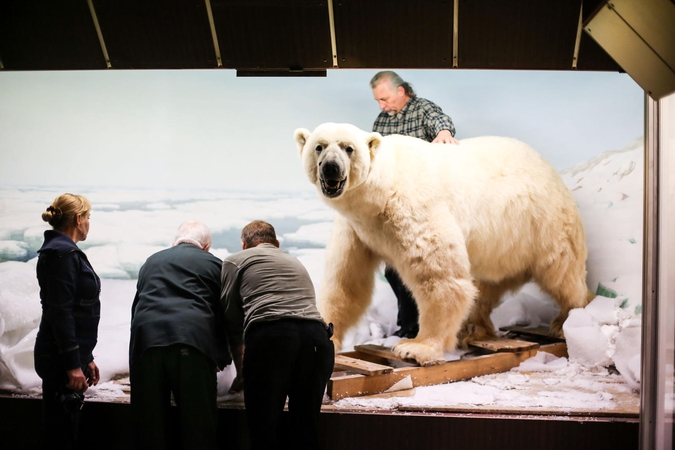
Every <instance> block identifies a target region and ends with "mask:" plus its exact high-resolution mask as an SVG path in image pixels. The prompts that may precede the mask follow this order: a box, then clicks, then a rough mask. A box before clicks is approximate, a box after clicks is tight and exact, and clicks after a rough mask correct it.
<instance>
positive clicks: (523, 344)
mask: <svg viewBox="0 0 675 450" xmlns="http://www.w3.org/2000/svg"><path fill="white" fill-rule="evenodd" d="M469 345H470V346H472V347H477V348H481V349H483V350H489V351H491V352H495V353H496V352H521V351H523V350H530V349H535V348H538V347H539V344H537V343H536V342H530V341H523V340H519V339H507V338H495V339H491V340H488V341H475V342H469Z"/></svg>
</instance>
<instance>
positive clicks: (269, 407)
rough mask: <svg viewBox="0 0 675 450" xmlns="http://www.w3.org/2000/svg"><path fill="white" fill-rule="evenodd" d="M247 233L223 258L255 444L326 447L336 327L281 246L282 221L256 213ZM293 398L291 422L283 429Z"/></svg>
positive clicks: (231, 337) (233, 345) (233, 342)
mask: <svg viewBox="0 0 675 450" xmlns="http://www.w3.org/2000/svg"><path fill="white" fill-rule="evenodd" d="M241 240H242V248H243V251H241V252H238V253H235V254H234V255H230V256H228V257H227V258H226V259H225V260H224V261H223V269H222V278H221V283H222V293H221V301H222V304H223V309H224V310H225V322H226V329H227V333H228V341H229V343H230V350H231V352H232V356H233V359H234V364H235V367H236V369H237V376H236V378H235V380H234V381H233V383H232V387H231V388H230V390H231V391H239V390H241V389H242V387H243V389H244V401H245V404H246V417H247V423H248V429H249V437H250V440H251V449H254V450H256V449H277V448H293V449H315V448H318V434H317V433H318V432H317V429H318V421H319V413H320V411H321V403H322V400H323V394H324V391H325V389H326V383H327V382H328V379H329V378H330V375H331V373H332V371H333V364H334V361H335V350H334V347H333V342H332V341H331V340H330V336H331V334H332V331H331V330H330V328H329V326H327V325H326V323H325V322H324V321H323V319H322V318H321V315H320V314H319V312H318V310H317V309H316V299H315V295H314V286H313V284H312V280H311V279H310V277H309V274H308V273H307V270H306V269H305V268H304V266H303V265H302V263H300V261H298V260H297V259H296V258H295V257H293V256H291V255H289V254H287V253H284V252H283V251H282V250H280V249H279V241H278V240H277V238H276V232H275V231H274V227H273V226H272V225H270V224H269V223H267V222H263V221H260V220H256V221H254V222H251V223H250V224H248V225H246V227H244V229H243V230H242V232H241ZM244 348H245V349H246V351H244ZM286 397H288V410H289V417H290V427H289V428H288V429H287V430H286V432H285V433H284V435H283V436H282V433H281V429H282V427H281V418H282V412H283V410H284V404H285V402H286Z"/></svg>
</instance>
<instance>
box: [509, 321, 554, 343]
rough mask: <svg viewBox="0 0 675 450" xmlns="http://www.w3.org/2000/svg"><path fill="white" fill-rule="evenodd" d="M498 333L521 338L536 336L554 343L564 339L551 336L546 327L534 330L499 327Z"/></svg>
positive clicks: (520, 327) (515, 326) (517, 327)
mask: <svg viewBox="0 0 675 450" xmlns="http://www.w3.org/2000/svg"><path fill="white" fill-rule="evenodd" d="M499 330H500V331H509V332H511V333H515V334H520V335H523V336H536V337H541V338H546V339H548V340H551V341H554V342H562V341H564V340H565V339H562V338H559V337H557V336H551V334H549V333H550V330H549V328H548V327H536V328H528V327H523V326H519V325H513V326H508V327H501V328H500V329H499Z"/></svg>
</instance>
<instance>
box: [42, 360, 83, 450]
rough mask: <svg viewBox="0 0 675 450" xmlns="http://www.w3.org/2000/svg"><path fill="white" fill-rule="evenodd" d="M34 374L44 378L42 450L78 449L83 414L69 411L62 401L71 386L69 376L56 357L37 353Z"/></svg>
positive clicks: (79, 411) (78, 411) (77, 411)
mask: <svg viewBox="0 0 675 450" xmlns="http://www.w3.org/2000/svg"><path fill="white" fill-rule="evenodd" d="M34 357H35V371H36V372H37V374H38V375H39V376H40V378H42V447H43V448H44V449H50V450H51V449H59V450H60V449H63V450H66V449H67V450H70V449H75V448H77V435H78V429H79V425H80V418H81V415H82V411H81V410H72V409H71V410H67V409H66V408H64V404H63V403H62V402H61V401H60V400H59V397H60V394H61V393H63V392H64V391H65V385H66V384H68V373H67V371H66V369H65V367H64V366H63V364H62V363H61V362H60V360H59V358H58V356H57V355H51V354H44V353H40V352H36V353H35V354H34Z"/></svg>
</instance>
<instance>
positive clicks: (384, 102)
mask: <svg viewBox="0 0 675 450" xmlns="http://www.w3.org/2000/svg"><path fill="white" fill-rule="evenodd" d="M370 87H371V88H372V89H373V97H375V100H376V101H377V103H378V104H379V105H380V109H381V110H382V112H381V113H380V115H379V116H377V119H375V124H374V125H373V131H377V132H378V133H380V134H381V135H382V136H387V135H389V134H403V135H405V136H414V137H416V138H420V139H424V140H425V141H427V142H432V143H434V144H436V143H442V144H458V142H457V140H456V139H455V138H454V136H455V126H454V125H453V124H452V120H451V119H450V117H448V116H447V115H446V114H443V111H442V110H441V108H440V107H438V106H437V105H436V104H434V103H432V102H430V101H429V100H427V99H424V98H419V97H417V95H416V94H415V91H414V90H413V88H412V86H410V84H409V83H408V82H406V81H403V80H402V79H401V77H400V76H398V74H397V73H396V72H392V71H383V72H378V73H377V74H375V76H374V77H373V79H372V80H370Z"/></svg>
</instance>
